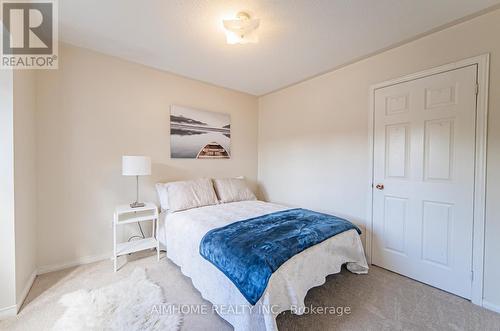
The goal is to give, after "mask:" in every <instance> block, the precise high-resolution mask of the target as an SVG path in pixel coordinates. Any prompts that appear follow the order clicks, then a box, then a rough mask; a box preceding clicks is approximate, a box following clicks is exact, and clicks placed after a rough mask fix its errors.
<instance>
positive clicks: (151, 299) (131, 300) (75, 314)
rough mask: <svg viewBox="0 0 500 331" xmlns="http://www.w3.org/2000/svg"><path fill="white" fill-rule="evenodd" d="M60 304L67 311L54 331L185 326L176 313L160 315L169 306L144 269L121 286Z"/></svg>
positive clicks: (68, 298)
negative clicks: (162, 308)
mask: <svg viewBox="0 0 500 331" xmlns="http://www.w3.org/2000/svg"><path fill="white" fill-rule="evenodd" d="M60 303H62V304H63V305H64V306H66V307H67V309H66V311H65V312H64V314H63V315H62V316H61V318H60V319H59V320H58V321H57V322H56V324H55V326H54V330H61V331H63V330H64V331H67V330H82V331H83V330H137V331H139V330H141V331H142V330H179V328H180V325H181V322H182V316H181V315H180V314H177V313H174V311H171V312H172V313H171V314H161V313H159V311H162V310H161V307H165V306H168V303H167V302H166V301H165V297H164V296H163V291H162V289H161V288H160V287H159V286H158V285H156V284H154V283H152V282H151V281H149V280H148V278H147V276H146V271H145V270H144V269H142V268H137V269H135V270H134V272H133V273H132V274H131V275H130V277H129V278H127V279H125V280H123V281H121V282H118V283H114V284H111V285H108V286H106V287H103V288H100V289H95V290H79V291H76V292H72V293H69V294H66V295H64V296H63V297H62V298H61V300H60ZM164 311H165V310H164Z"/></svg>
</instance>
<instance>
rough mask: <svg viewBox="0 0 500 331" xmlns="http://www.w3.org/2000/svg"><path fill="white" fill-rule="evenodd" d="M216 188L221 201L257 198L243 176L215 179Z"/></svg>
mask: <svg viewBox="0 0 500 331" xmlns="http://www.w3.org/2000/svg"><path fill="white" fill-rule="evenodd" d="M214 186H215V190H216V191H217V195H218V196H219V200H220V202H223V203H226V202H236V201H246V200H257V198H256V197H255V194H253V192H252V190H250V188H249V187H248V186H247V183H246V181H245V179H243V178H222V179H214Z"/></svg>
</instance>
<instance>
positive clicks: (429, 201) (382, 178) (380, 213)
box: [372, 65, 477, 298]
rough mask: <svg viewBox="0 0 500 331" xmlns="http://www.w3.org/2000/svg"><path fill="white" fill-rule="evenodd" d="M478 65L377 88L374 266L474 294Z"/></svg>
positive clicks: (436, 285) (464, 295)
mask: <svg viewBox="0 0 500 331" xmlns="http://www.w3.org/2000/svg"><path fill="white" fill-rule="evenodd" d="M476 81H477V66H476V65H473V66H468V67H465V68H461V69H456V70H452V71H449V72H446V73H441V74H436V75H432V76H428V77H424V78H421V79H416V80H413V81H409V82H405V83H401V84H396V85H393V86H389V87H385V88H382V89H378V90H376V91H375V124H374V184H375V185H376V184H383V187H384V188H383V189H376V188H374V192H373V252H372V262H373V264H376V265H379V266H381V267H384V268H387V269H390V270H393V271H395V272H398V273H400V274H403V275H406V276H408V277H411V278H414V279H416V280H419V281H422V282H425V283H428V284H430V285H433V286H435V287H438V288H441V289H443V290H446V291H449V292H452V293H455V294H457V295H460V296H462V297H465V298H470V295H471V270H472V269H471V266H472V226H473V193H474V192H473V188H474V160H475V157H474V156H475V150H474V145H475V118H476V92H475V91H476Z"/></svg>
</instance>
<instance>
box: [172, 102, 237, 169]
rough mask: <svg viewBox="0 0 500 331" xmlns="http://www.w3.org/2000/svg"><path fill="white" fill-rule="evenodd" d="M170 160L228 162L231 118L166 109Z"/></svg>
mask: <svg viewBox="0 0 500 331" xmlns="http://www.w3.org/2000/svg"><path fill="white" fill-rule="evenodd" d="M170 157H171V158H173V159H229V158H230V157H231V116H230V115H229V114H224V113H216V112H211V111H206V110H198V109H193V108H189V107H182V106H176V105H172V106H171V107H170Z"/></svg>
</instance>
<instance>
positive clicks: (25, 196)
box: [13, 70, 37, 305]
mask: <svg viewBox="0 0 500 331" xmlns="http://www.w3.org/2000/svg"><path fill="white" fill-rule="evenodd" d="M13 93H14V183H15V185H14V199H15V234H16V236H15V240H16V301H17V303H18V305H20V304H21V303H22V302H21V301H22V300H23V299H24V296H25V295H26V292H27V289H29V287H30V286H31V281H32V276H33V274H34V272H35V270H36V261H35V259H36V249H37V247H36V218H37V210H36V181H37V180H36V160H35V158H36V145H35V142H36V141H35V135H36V127H35V106H36V104H35V73H34V71H29V70H17V71H15V72H14V91H13Z"/></svg>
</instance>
